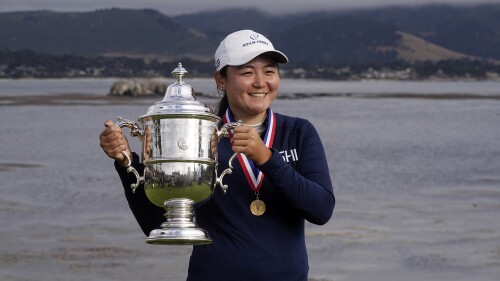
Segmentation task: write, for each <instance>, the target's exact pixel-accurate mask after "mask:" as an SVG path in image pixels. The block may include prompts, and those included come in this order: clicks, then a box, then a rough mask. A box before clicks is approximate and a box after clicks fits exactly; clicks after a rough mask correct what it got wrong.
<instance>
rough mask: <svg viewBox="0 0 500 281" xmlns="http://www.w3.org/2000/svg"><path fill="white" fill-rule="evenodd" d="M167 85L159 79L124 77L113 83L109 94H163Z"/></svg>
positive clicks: (135, 95) (136, 95)
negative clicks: (124, 78)
mask: <svg viewBox="0 0 500 281" xmlns="http://www.w3.org/2000/svg"><path fill="white" fill-rule="evenodd" d="M166 90H167V85H166V84H165V83H164V82H162V80H161V79H158V78H156V79H126V80H119V81H116V82H115V83H113V85H112V86H111V89H110V90H109V94H108V95H109V96H134V97H140V96H154V95H160V96H163V95H164V94H165V91H166Z"/></svg>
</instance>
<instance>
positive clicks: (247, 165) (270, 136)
mask: <svg viewBox="0 0 500 281" xmlns="http://www.w3.org/2000/svg"><path fill="white" fill-rule="evenodd" d="M222 119H223V122H224V124H226V123H229V122H236V120H235V118H234V116H233V114H232V112H231V111H230V110H229V109H227V110H226V114H224V116H223V118H222ZM275 133H276V116H275V115H274V113H273V111H272V110H271V108H269V109H268V110H267V128H266V133H265V134H264V139H263V141H264V143H265V144H266V146H267V148H271V147H272V146H273V141H274V135H275ZM231 137H232V135H231ZM238 161H239V162H240V165H241V168H242V169H243V173H244V174H245V177H246V179H247V182H248V184H249V185H250V188H251V189H252V190H253V191H255V192H259V190H260V187H261V186H262V182H263V181H264V174H263V173H262V172H261V171H260V170H259V169H257V167H256V166H255V163H254V162H253V161H252V160H250V159H248V158H247V157H246V156H245V154H243V153H239V154H238Z"/></svg>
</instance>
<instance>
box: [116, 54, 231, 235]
mask: <svg viewBox="0 0 500 281" xmlns="http://www.w3.org/2000/svg"><path fill="white" fill-rule="evenodd" d="M186 74H187V71H186V69H185V68H184V67H182V64H181V63H179V64H178V66H177V68H175V69H174V71H172V75H173V76H174V77H175V78H176V81H175V83H174V84H172V85H170V86H168V87H167V90H166V93H165V96H164V98H163V100H162V101H160V102H157V103H155V104H154V105H152V106H150V107H149V109H148V111H147V113H146V114H144V115H142V116H140V117H139V118H138V121H139V122H140V124H139V123H137V122H134V121H131V120H127V119H123V118H120V117H118V122H117V123H116V125H117V126H118V127H120V128H122V127H128V128H130V135H131V136H133V137H139V139H140V141H141V142H142V152H141V162H142V163H143V164H144V166H145V168H144V175H143V176H141V175H139V173H138V171H137V170H136V169H135V168H134V167H132V166H131V161H130V158H129V156H128V155H127V154H126V153H123V155H124V156H125V157H126V158H127V159H128V165H127V172H129V173H133V174H134V175H135V176H136V179H137V181H136V183H134V184H132V185H131V188H132V190H133V191H134V192H135V189H136V188H138V187H139V186H140V185H141V184H143V185H144V191H145V193H146V196H147V197H148V199H149V200H150V201H151V203H153V204H155V205H156V206H159V207H163V208H164V209H165V211H166V213H165V217H166V221H165V222H164V223H162V225H161V226H160V228H159V229H155V230H153V231H151V233H150V234H149V236H148V238H147V239H146V243H150V244H162V245H182V244H187V245H198V244H208V243H211V242H212V240H211V239H210V237H209V235H208V233H207V232H206V231H205V230H203V229H201V228H199V227H198V226H197V225H196V224H195V222H194V207H193V204H194V203H196V202H200V201H203V200H205V199H207V198H208V197H210V196H211V194H212V192H213V189H214V188H215V187H216V186H220V187H221V188H222V189H223V191H224V192H226V190H227V188H228V186H227V185H224V184H223V183H222V179H223V177H224V175H226V174H230V173H231V172H232V165H231V163H232V160H233V159H234V158H235V157H236V155H237V154H236V153H235V154H233V156H232V157H231V158H230V160H229V168H227V169H225V170H224V171H223V172H222V173H221V175H220V176H218V175H217V165H218V164H217V143H218V141H219V140H220V139H221V138H223V137H228V135H229V130H231V129H232V128H234V127H236V126H238V125H240V124H241V123H240V122H232V123H227V124H225V125H224V126H222V127H221V128H220V129H219V123H220V122H221V118H219V117H218V116H216V115H215V114H213V112H212V110H211V109H210V108H209V107H207V106H205V105H204V104H202V103H200V102H199V101H197V100H196V98H195V96H194V91H193V89H192V87H191V86H190V85H188V84H186V83H185V82H184V81H183V77H184V76H185V75H186Z"/></svg>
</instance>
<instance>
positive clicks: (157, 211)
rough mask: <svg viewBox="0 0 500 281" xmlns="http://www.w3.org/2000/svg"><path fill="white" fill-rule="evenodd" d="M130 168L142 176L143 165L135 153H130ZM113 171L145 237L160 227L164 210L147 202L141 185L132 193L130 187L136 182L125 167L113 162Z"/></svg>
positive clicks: (163, 218)
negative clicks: (115, 172) (119, 180)
mask: <svg viewBox="0 0 500 281" xmlns="http://www.w3.org/2000/svg"><path fill="white" fill-rule="evenodd" d="M132 167H134V168H136V169H137V171H138V172H139V174H140V175H144V165H143V164H141V163H140V162H139V156H138V155H137V154H136V153H135V152H134V153H132ZM115 169H116V171H117V172H118V175H119V176H120V179H121V181H122V184H123V189H124V192H125V197H126V198H127V201H128V205H129V207H130V210H131V211H132V213H133V214H134V217H135V219H136V220H137V222H138V223H139V226H140V227H141V229H142V231H143V232H144V234H145V235H146V236H147V235H149V233H150V232H151V230H153V229H156V228H158V227H160V225H161V224H162V223H163V222H164V220H165V217H164V216H163V214H164V213H165V210H164V209H163V208H160V207H158V206H156V205H154V204H153V203H151V201H149V199H148V198H147V196H146V192H145V191H144V185H143V184H141V185H139V186H138V187H137V189H136V190H135V193H134V192H132V188H131V187H130V185H131V184H132V183H135V182H136V177H135V176H134V174H133V173H127V168H126V167H122V166H120V165H119V164H118V162H117V161H115Z"/></svg>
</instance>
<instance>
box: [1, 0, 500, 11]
mask: <svg viewBox="0 0 500 281" xmlns="http://www.w3.org/2000/svg"><path fill="white" fill-rule="evenodd" d="M430 3H443V4H479V3H500V0H440V1H434V0H336V1H332V0H308V1H298V0H280V1H269V0H253V1H246V0H232V1H227V0H212V1H205V0H190V1H186V0H169V1H165V0H143V1H137V0H86V1H81V0H0V11H2V12H5V11H19V10H42V9H45V10H55V11H92V10H96V9H103V8H113V7H117V8H132V9H142V8H151V9H156V10H159V11H161V12H162V13H164V14H167V15H176V14H183V13H194V12H200V11H209V10H220V9H226V8H241V7H243V8H246V7H252V8H257V9H259V10H262V11H263V12H267V13H270V14H286V13H295V12H301V11H311V10H325V9H346V8H363V7H380V6H386V5H422V4H430Z"/></svg>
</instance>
